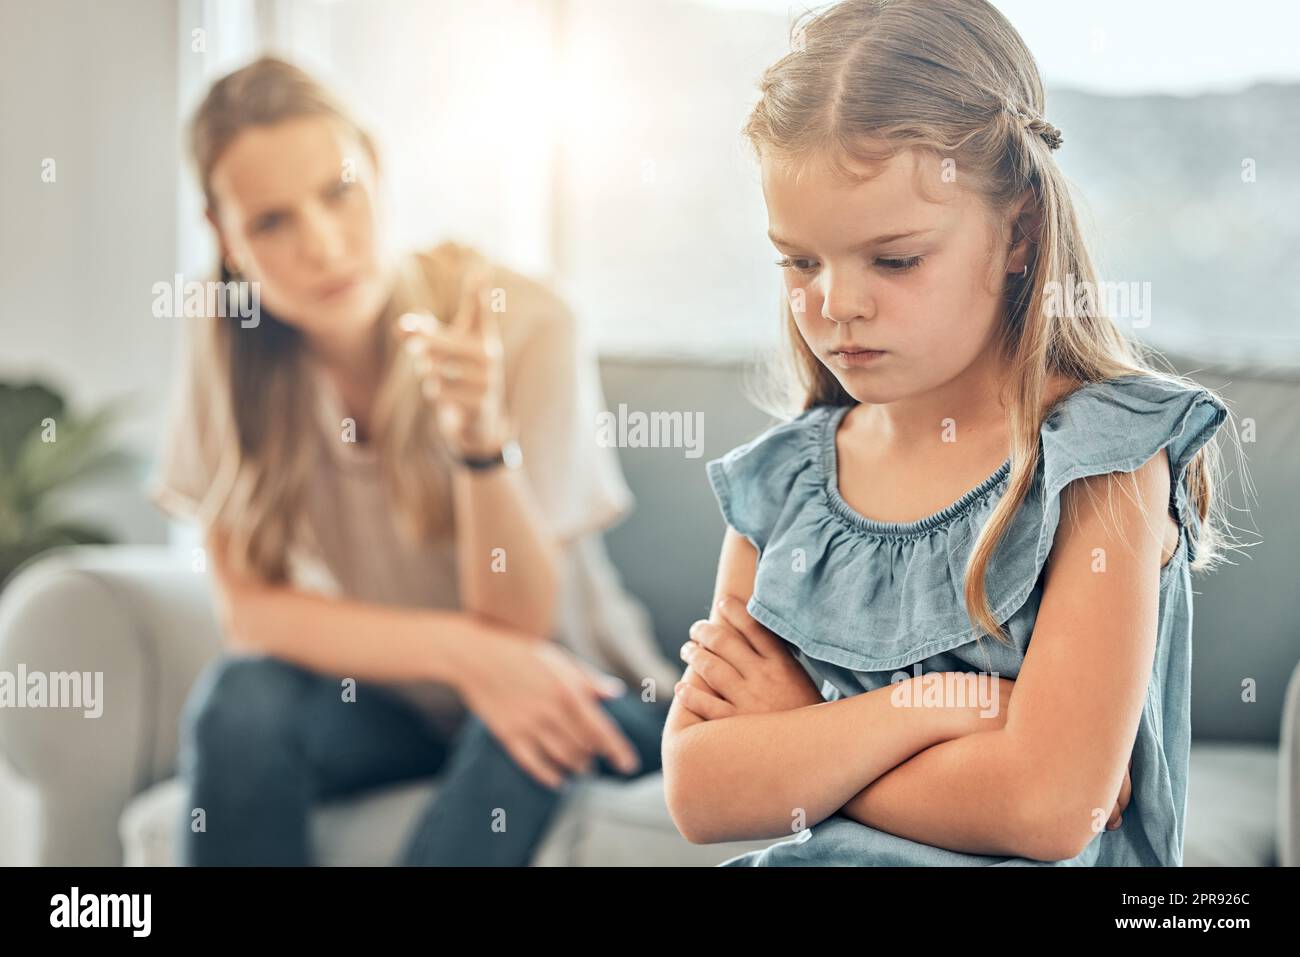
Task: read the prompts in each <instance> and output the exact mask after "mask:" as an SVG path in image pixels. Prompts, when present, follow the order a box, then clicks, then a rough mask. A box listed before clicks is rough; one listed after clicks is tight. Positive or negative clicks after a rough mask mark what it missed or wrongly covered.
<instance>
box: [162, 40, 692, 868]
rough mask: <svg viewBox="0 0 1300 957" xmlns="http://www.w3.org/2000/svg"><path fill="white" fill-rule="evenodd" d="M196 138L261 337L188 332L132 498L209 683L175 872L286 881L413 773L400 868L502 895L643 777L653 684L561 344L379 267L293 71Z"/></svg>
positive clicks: (251, 88)
mask: <svg viewBox="0 0 1300 957" xmlns="http://www.w3.org/2000/svg"><path fill="white" fill-rule="evenodd" d="M191 136H192V140H191V144H192V147H193V152H194V160H195V164H196V167H197V170H198V174H199V177H200V180H201V182H202V186H203V191H204V194H205V196H206V199H207V207H208V218H209V220H210V221H211V223H212V226H213V228H214V230H215V233H216V237H217V239H218V242H219V245H220V250H221V257H222V265H221V279H222V282H225V283H232V282H249V283H257V284H259V285H258V288H259V289H260V303H261V313H260V316H258V317H256V318H255V320H254V321H248V320H245V319H242V318H238V319H237V318H231V319H221V318H210V319H204V320H193V319H189V320H185V321H187V322H193V323H198V325H197V326H196V328H195V329H194V333H195V340H194V348H193V351H192V356H191V361H190V368H189V372H188V376H187V378H186V380H185V383H184V389H183V391H182V393H181V395H182V402H181V405H180V407H179V410H178V411H177V413H176V417H175V421H174V425H173V428H172V431H171V434H170V439H169V442H168V449H167V454H166V455H165V456H164V465H163V469H162V475H161V478H160V481H159V483H158V487H157V490H156V499H157V501H158V502H159V503H160V504H161V505H162V506H164V507H165V508H167V509H169V510H170V511H172V512H174V513H176V514H178V515H183V516H187V517H194V518H197V519H198V520H199V522H200V523H201V524H202V527H203V529H204V531H205V533H206V536H207V554H208V555H209V556H210V564H211V568H212V571H213V573H214V580H215V585H216V592H217V597H218V599H219V607H220V610H221V617H222V624H223V626H224V631H225V633H226V637H227V639H228V644H229V650H230V651H231V652H232V653H231V654H228V655H224V656H223V657H221V658H220V659H219V660H217V661H215V662H213V663H212V664H211V665H210V666H209V667H208V668H207V669H206V670H205V671H204V672H203V673H202V674H201V675H200V677H199V679H198V681H197V682H196V684H195V686H194V688H193V690H192V691H191V693H190V697H189V699H188V701H187V702H186V706H185V711H184V715H183V727H182V731H181V755H180V766H181V767H180V770H181V774H182V776H183V778H184V780H185V782H186V785H187V788H188V800H187V801H186V804H185V808H184V817H183V819H182V820H181V821H179V822H178V826H179V832H180V834H181V841H182V844H181V859H182V861H183V862H185V863H193V864H305V863H310V862H312V860H313V855H312V853H311V846H310V842H309V840H308V837H309V827H308V825H309V812H310V811H311V809H312V808H313V807H314V806H315V805H316V804H318V803H319V802H323V801H327V800H330V799H333V798H336V797H340V796H343V795H347V794H352V793H354V792H356V791H359V790H361V789H364V788H371V787H375V786H378V785H381V784H386V783H391V782H396V781H400V780H404V779H409V778H414V777H420V776H428V775H432V774H435V773H439V774H441V780H440V782H439V785H438V791H437V794H436V796H435V797H434V798H433V800H432V803H431V804H430V805H429V806H428V807H427V808H426V809H425V810H424V812H423V813H422V814H421V815H420V817H419V819H418V820H417V821H416V823H415V826H414V828H413V829H412V830H411V831H410V833H409V834H407V835H406V841H405V845H404V848H403V850H402V853H401V858H400V859H401V861H402V862H403V863H408V864H466V865H494V864H526V863H528V862H529V861H530V859H531V857H532V854H533V852H534V850H535V849H536V845H537V843H538V841H539V839H540V838H541V837H542V835H543V833H544V831H545V828H546V825H547V824H548V822H549V821H550V819H551V818H552V815H553V812H554V811H555V809H556V807H557V806H558V804H559V801H560V798H561V796H562V792H563V788H562V786H563V785H564V784H565V783H566V782H567V781H568V780H569V779H570V778H571V776H572V775H573V774H575V773H579V772H582V771H584V770H586V769H589V768H591V767H592V766H593V764H594V765H595V767H596V769H598V770H599V771H601V772H604V773H618V774H622V775H636V774H638V773H643V772H645V771H650V770H654V769H656V768H657V767H658V761H659V743H660V736H661V732H662V725H663V720H664V717H665V716H666V713H667V704H666V703H664V702H663V701H662V699H663V698H664V697H666V696H663V695H661V696H659V697H660V699H661V700H660V701H659V702H658V703H656V701H654V700H643V697H642V694H641V692H642V683H643V681H644V679H645V678H653V679H655V680H656V681H658V682H661V683H663V682H667V683H671V682H672V681H674V680H675V679H676V677H677V674H676V668H675V667H674V666H673V664H672V663H671V662H669V661H667V660H666V659H665V658H664V657H663V656H662V655H660V654H659V653H658V652H657V650H656V648H655V645H654V642H653V639H652V637H651V632H650V628H649V623H648V617H647V616H646V615H645V613H644V610H643V609H641V608H640V607H639V606H638V605H636V604H635V603H634V602H633V601H632V600H631V599H630V598H629V596H627V595H626V594H625V593H624V592H623V591H622V589H621V587H620V586H619V583H618V579H617V576H616V574H615V572H614V570H613V567H612V565H611V564H610V563H609V561H608V558H607V556H606V555H605V552H604V551H603V546H602V544H601V541H600V537H599V532H600V530H601V529H602V528H603V527H605V526H607V525H609V524H610V523H612V522H614V521H616V520H617V519H618V518H619V517H620V516H622V515H623V514H624V513H625V512H626V510H627V509H628V507H629V505H630V504H631V502H630V493H629V492H628V490H627V487H626V485H625V484H624V483H623V480H622V476H621V475H620V473H619V471H618V465H617V460H616V458H615V457H614V454H613V453H612V452H611V451H609V450H602V449H600V448H599V447H598V446H597V445H596V443H595V442H593V441H592V440H591V433H590V429H591V427H592V425H591V423H592V422H594V420H595V416H596V413H597V412H598V410H599V409H600V408H601V406H602V405H603V401H602V398H601V396H600V389H599V383H598V380H597V379H596V375H595V369H594V364H593V363H592V362H590V361H589V360H588V358H587V357H586V356H585V355H584V354H583V353H582V352H581V351H580V350H579V348H578V340H577V339H576V331H575V325H574V320H573V317H572V316H571V314H570V313H569V311H568V310H567V309H566V307H565V306H564V304H563V303H562V302H561V301H560V300H559V299H558V298H557V297H555V296H554V295H553V294H551V293H550V292H549V291H548V290H546V289H545V288H544V287H542V286H541V285H540V284H539V283H536V282H534V281H532V280H529V279H527V278H526V277H524V276H522V275H520V274H518V273H515V272H513V271H511V270H509V269H506V268H504V267H501V266H496V265H493V264H491V263H489V262H487V261H486V260H484V259H483V257H481V256H479V255H478V254H476V253H475V252H474V251H473V250H471V249H468V248H466V247H463V246H459V245H457V244H455V243H444V244H442V245H440V246H438V247H436V248H434V249H432V250H428V251H422V252H418V253H412V254H409V255H405V256H401V257H392V256H390V255H389V254H388V252H387V247H386V245H385V243H384V242H383V239H384V235H383V222H382V219H381V217H380V215H379V207H378V205H377V203H376V198H377V187H378V168H377V157H376V153H375V150H374V147H373V145H372V143H371V140H370V138H369V137H368V136H367V135H366V134H365V133H364V132H363V131H362V130H361V128H360V127H359V126H358V125H357V123H356V122H355V121H354V120H352V119H351V117H350V116H349V115H348V114H347V113H346V111H345V110H344V109H343V108H342V107H341V106H340V105H339V104H338V103H337V102H336V101H335V100H334V99H333V98H332V97H331V96H330V95H329V93H328V92H327V91H325V90H324V89H322V88H321V87H320V86H319V85H318V84H317V83H315V82H314V81H313V80H312V79H311V78H310V77H309V76H307V75H306V74H304V73H303V72H302V71H300V70H298V69H296V68H295V67H293V66H291V65H290V64H287V63H285V62H283V61H280V60H276V59H272V58H264V59H261V60H259V61H257V62H255V63H253V64H252V65H250V66H248V67H246V68H244V69H242V70H239V71H237V72H235V73H232V74H231V75H229V76H227V77H225V78H224V79H222V80H220V81H218V82H217V83H216V84H215V85H214V86H213V87H212V89H211V91H210V92H209V93H208V95H207V97H206V98H205V100H204V101H203V103H202V105H201V106H200V107H199V109H198V112H197V113H196V115H195V118H194V121H193V127H192V131H191ZM435 317H436V318H435ZM521 455H522V463H521V462H520V456H521ZM556 636H558V637H559V638H562V639H563V640H564V642H565V644H567V645H568V646H569V647H570V648H571V649H573V650H575V651H577V652H578V653H579V654H581V655H582V656H585V657H587V658H589V659H591V660H592V661H593V663H594V664H595V665H598V666H600V667H601V668H603V669H608V670H609V671H612V672H614V673H615V675H616V676H617V677H618V678H619V679H621V680H622V681H623V682H624V683H625V685H628V686H631V687H632V688H633V689H635V690H626V691H625V692H624V693H622V694H619V689H618V687H617V685H618V683H617V682H616V681H614V680H613V679H611V678H610V677H609V676H608V675H606V674H603V673H602V672H600V671H596V670H595V669H593V668H590V667H589V666H587V665H585V664H583V663H582V662H581V660H580V658H579V657H575V656H574V655H571V654H569V653H568V652H567V651H564V650H562V649H561V648H560V647H559V646H558V645H557V644H556V643H555V642H553V641H549V640H548V639H550V638H552V637H556ZM661 686H664V685H662V684H661ZM650 697H653V696H650Z"/></svg>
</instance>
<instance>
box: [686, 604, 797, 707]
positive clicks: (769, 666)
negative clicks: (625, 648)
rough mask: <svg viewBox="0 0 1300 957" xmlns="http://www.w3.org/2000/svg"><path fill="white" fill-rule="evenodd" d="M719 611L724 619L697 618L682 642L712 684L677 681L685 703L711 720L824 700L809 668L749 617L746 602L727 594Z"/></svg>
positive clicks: (693, 666)
mask: <svg viewBox="0 0 1300 957" xmlns="http://www.w3.org/2000/svg"><path fill="white" fill-rule="evenodd" d="M718 611H719V612H720V613H721V617H722V621H720V622H717V623H714V622H711V621H697V622H696V623H695V624H694V625H692V626H691V638H690V640H689V641H687V642H686V644H684V645H682V651H681V657H682V660H683V661H685V662H686V663H687V664H688V665H690V668H691V670H693V671H694V672H695V674H697V675H699V677H700V678H702V679H703V680H704V682H705V683H706V684H707V685H708V689H705V688H700V687H696V686H695V685H692V684H690V683H689V682H687V681H686V680H684V679H683V680H682V681H680V682H678V683H677V687H676V693H677V699H678V700H679V701H680V702H681V703H682V706H683V707H684V708H686V709H687V710H688V711H690V712H692V713H693V714H696V715H698V716H699V717H701V718H703V719H704V720H706V721H709V720H712V719H714V718H726V717H730V716H732V715H737V714H755V713H760V712H767V711H790V710H792V709H794V708H802V707H804V706H805V705H811V704H821V702H822V696H821V693H820V692H819V691H818V690H817V688H816V686H815V685H814V684H813V682H812V679H811V678H810V677H809V676H808V673H807V672H806V671H804V670H803V668H802V667H800V665H799V663H798V662H797V661H795V660H794V658H793V657H792V656H791V654H790V653H789V652H788V651H786V650H785V647H784V646H783V645H782V644H781V642H780V639H778V638H777V637H776V635H774V634H772V632H770V631H768V630H767V629H766V628H764V627H763V626H762V625H760V624H759V623H758V622H756V621H755V620H754V619H753V618H751V617H750V615H749V612H748V611H747V610H746V608H745V604H744V602H742V601H740V600H739V599H737V598H733V597H731V596H724V597H723V598H722V599H721V600H720V601H719V602H718Z"/></svg>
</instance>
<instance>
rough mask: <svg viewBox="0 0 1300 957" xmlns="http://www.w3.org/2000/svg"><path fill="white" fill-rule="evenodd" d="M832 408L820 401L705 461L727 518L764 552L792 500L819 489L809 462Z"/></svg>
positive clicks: (732, 525)
mask: <svg viewBox="0 0 1300 957" xmlns="http://www.w3.org/2000/svg"><path fill="white" fill-rule="evenodd" d="M826 411H827V410H826V408H825V407H822V406H816V407H814V408H812V409H810V410H808V411H806V412H803V413H802V414H800V415H799V416H797V417H796V418H794V419H792V420H791V421H789V422H783V423H780V424H778V425H774V426H772V427H771V428H769V429H767V430H766V431H764V432H763V433H762V434H760V435H759V436H758V437H756V438H754V439H751V440H750V441H749V442H746V443H745V444H744V445H740V446H737V447H736V448H734V449H732V450H731V451H730V452H728V453H726V454H725V455H723V456H722V457H721V458H717V459H714V460H712V461H711V462H709V463H707V464H706V465H705V470H706V472H707V474H708V478H709V484H710V486H711V487H712V488H713V494H714V496H715V497H716V498H717V500H718V507H719V508H720V509H721V511H722V517H723V519H724V520H725V521H726V523H727V524H728V525H730V526H731V527H732V528H734V529H735V530H736V531H737V532H739V533H740V534H741V535H744V536H745V538H747V539H749V541H750V542H751V543H752V544H753V546H754V547H755V548H756V549H757V550H758V551H759V552H760V553H761V552H762V551H763V549H764V548H766V547H767V543H768V541H769V540H770V539H771V538H772V537H773V535H774V534H775V533H776V531H777V530H778V528H779V527H780V526H781V524H782V521H783V516H787V515H788V513H789V512H790V509H791V506H792V504H793V503H792V500H793V499H794V498H796V497H798V496H799V495H800V494H802V493H807V494H812V493H814V492H815V491H816V482H815V479H813V477H812V475H811V472H810V469H809V466H810V465H811V464H812V463H813V459H814V456H815V455H816V454H817V448H818V446H817V437H818V426H819V425H820V424H822V423H824V422H825V420H826ZM810 483H811V484H810ZM801 486H807V488H803V489H801Z"/></svg>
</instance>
